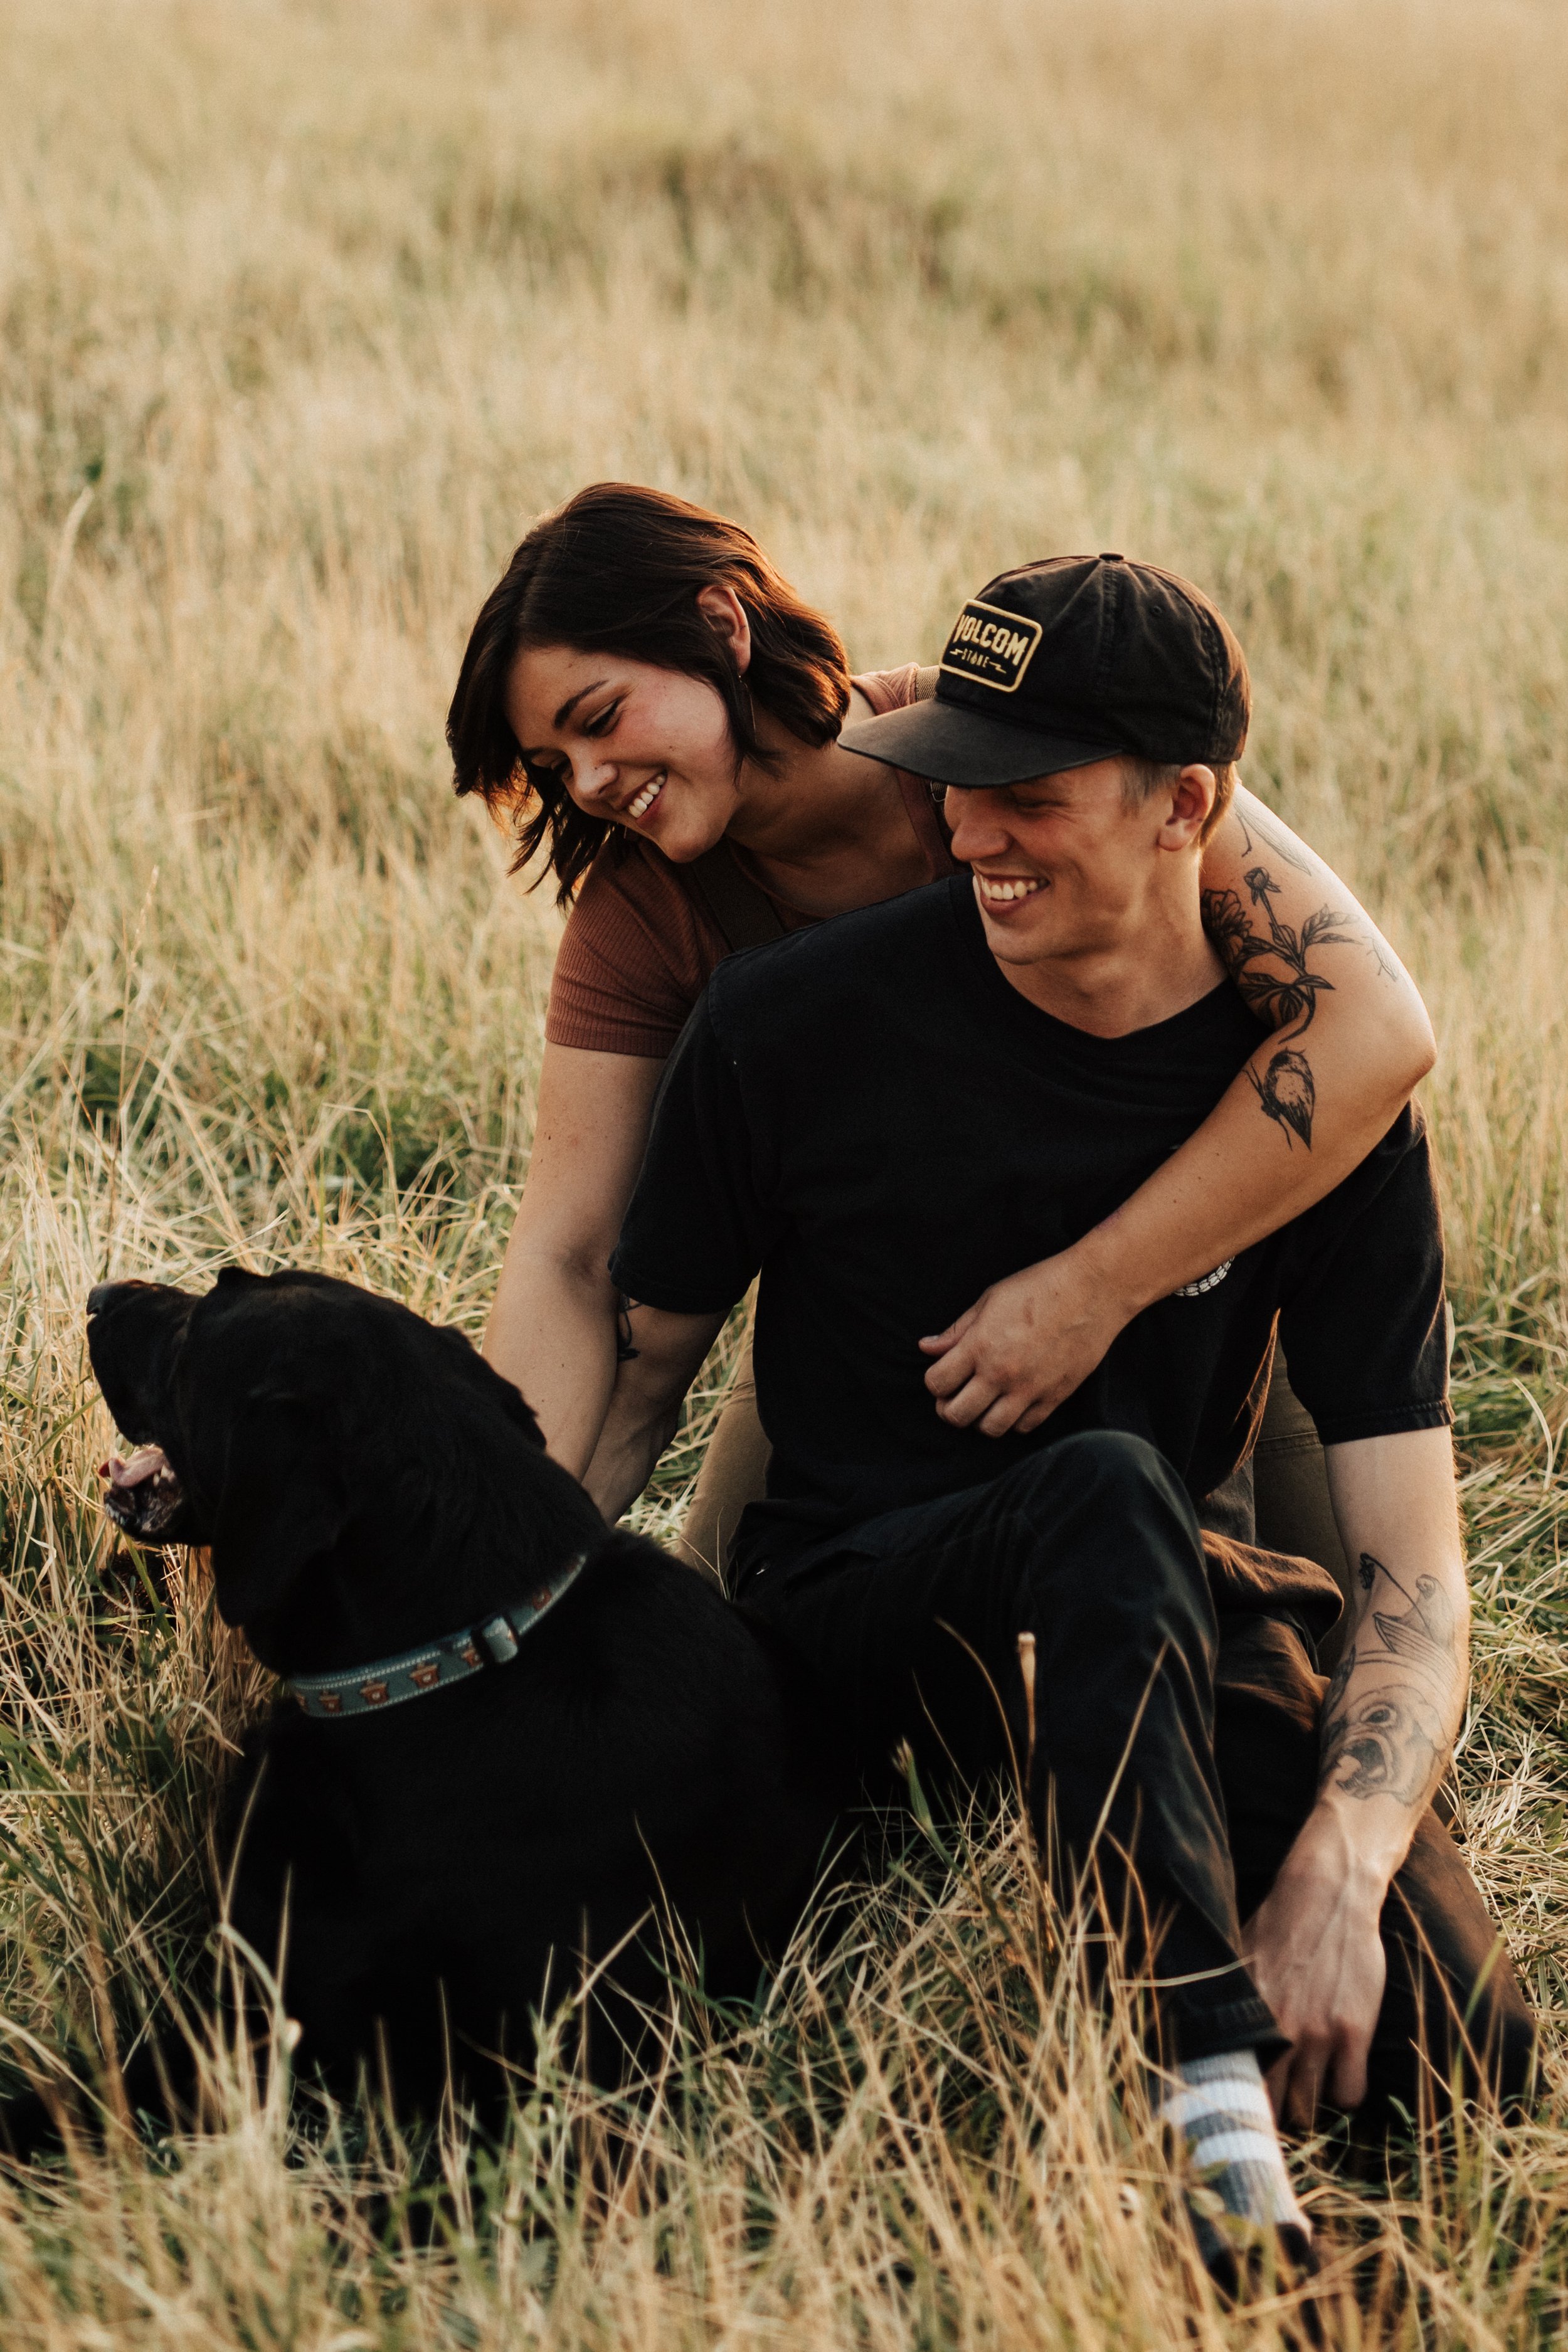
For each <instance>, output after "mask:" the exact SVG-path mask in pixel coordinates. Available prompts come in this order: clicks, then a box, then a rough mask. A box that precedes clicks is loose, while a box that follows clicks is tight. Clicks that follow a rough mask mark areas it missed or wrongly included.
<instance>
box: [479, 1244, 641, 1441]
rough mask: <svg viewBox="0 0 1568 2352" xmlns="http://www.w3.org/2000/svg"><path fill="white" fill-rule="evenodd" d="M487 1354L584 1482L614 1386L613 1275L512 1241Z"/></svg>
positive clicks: (493, 1310)
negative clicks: (532, 1411) (522, 1398)
mask: <svg viewBox="0 0 1568 2352" xmlns="http://www.w3.org/2000/svg"><path fill="white" fill-rule="evenodd" d="M484 1354H485V1359H486V1360H487V1362H489V1363H490V1364H492V1365H493V1366H494V1367H495V1369H496V1370H497V1371H498V1372H500V1374H501V1375H502V1376H503V1377H504V1378H505V1379H507V1380H509V1381H511V1383H512V1385H513V1386H514V1387H515V1388H518V1389H521V1391H522V1394H523V1396H524V1398H525V1399H526V1400H527V1402H529V1403H530V1404H531V1406H532V1407H533V1410H534V1412H536V1413H537V1414H538V1416H539V1425H540V1427H541V1429H542V1431H543V1433H544V1442H545V1444H546V1445H547V1446H548V1447H549V1449H550V1452H551V1453H552V1454H553V1456H554V1458H555V1460H556V1461H557V1462H559V1463H560V1464H561V1465H562V1466H563V1468H564V1469H567V1470H570V1471H571V1473H572V1475H573V1476H574V1478H580V1477H581V1476H582V1475H583V1474H584V1471H585V1470H586V1468H587V1466H588V1464H589V1462H590V1461H591V1460H592V1458H593V1453H594V1448H595V1445H596V1444H597V1443H598V1439H599V1432H600V1430H601V1429H602V1428H603V1427H604V1423H605V1413H606V1412H608V1410H609V1404H610V1398H611V1395H612V1393H613V1391H614V1390H615V1385H616V1299H615V1293H614V1291H613V1290H612V1289H611V1287H610V1280H609V1276H608V1275H607V1274H605V1272H604V1270H603V1268H600V1269H598V1270H597V1271H596V1272H595V1271H594V1270H593V1269H591V1268H588V1267H586V1266H584V1265H574V1264H573V1263H572V1262H571V1261H563V1260H562V1259H560V1258H558V1257H554V1256H552V1255H550V1254H549V1253H548V1252H544V1251H539V1250H535V1249H531V1248H528V1247H526V1246H522V1245H521V1244H520V1242H519V1237H518V1236H517V1235H516V1234H514V1235H513V1237H512V1245H511V1246H510V1248H509V1249H508V1251H507V1255H506V1261H505V1264H504V1265H503V1266H502V1268H501V1276H500V1284H499V1286H498V1287H497V1290H496V1297H495V1304H494V1306H493V1307H491V1309H490V1319H489V1325H488V1327H487V1328H486V1331H485V1340H484Z"/></svg>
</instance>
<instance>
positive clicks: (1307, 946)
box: [1203, 817, 1394, 1151]
mask: <svg viewBox="0 0 1568 2352" xmlns="http://www.w3.org/2000/svg"><path fill="white" fill-rule="evenodd" d="M1238 822H1239V823H1240V824H1241V833H1242V840H1243V843H1244V845H1245V853H1246V855H1247V856H1248V857H1258V863H1257V864H1256V865H1252V866H1248V867H1247V870H1246V873H1245V875H1244V877H1243V880H1244V883H1245V885H1246V889H1247V899H1248V901H1249V904H1248V905H1246V906H1244V905H1243V904H1242V900H1241V898H1240V895H1239V893H1238V892H1237V891H1235V890H1205V892H1204V894H1203V917H1204V927H1205V929H1206V930H1207V932H1208V934H1209V937H1210V938H1211V939H1212V940H1213V941H1214V943H1215V949H1216V950H1217V952H1218V954H1219V956H1220V958H1221V960H1222V961H1223V962H1224V963H1225V965H1226V969H1227V971H1229V973H1230V976H1231V979H1232V981H1233V982H1235V984H1236V986H1237V988H1238V989H1239V990H1240V992H1241V993H1242V995H1243V996H1244V997H1245V998H1246V1000H1247V1003H1248V1004H1250V1005H1251V1006H1252V1008H1253V1010H1254V1012H1256V1013H1258V1016H1259V1018H1260V1019H1263V1020H1266V1021H1268V1023H1269V1024H1270V1026H1271V1027H1273V1028H1274V1029H1275V1030H1276V1031H1277V1032H1278V1033H1279V1034H1278V1037H1277V1044H1276V1050H1275V1051H1274V1053H1273V1054H1272V1055H1270V1056H1269V1059H1268V1066H1267V1067H1266V1068H1265V1070H1264V1072H1263V1075H1262V1076H1261V1077H1259V1076H1258V1073H1257V1071H1256V1070H1254V1069H1253V1068H1252V1066H1251V1065H1250V1064H1248V1066H1247V1076H1248V1078H1249V1079H1250V1080H1251V1082H1252V1085H1253V1087H1254V1089H1255V1091H1256V1093H1257V1096H1258V1103H1259V1105H1260V1107H1261V1108H1262V1111H1263V1115H1264V1117H1265V1118H1271V1119H1273V1121H1274V1122H1275V1124H1276V1126H1277V1127H1278V1128H1279V1130H1280V1132H1281V1133H1282V1135H1283V1136H1284V1138H1285V1140H1286V1142H1287V1144H1289V1142H1290V1139H1291V1137H1292V1136H1299V1137H1300V1139H1301V1141H1302V1143H1303V1144H1305V1146H1306V1148H1307V1150H1309V1151H1310V1150H1311V1148H1312V1115H1313V1112H1314V1111H1315V1109H1316V1108H1317V1088H1316V1087H1315V1086H1314V1084H1313V1081H1312V1066H1311V1064H1310V1062H1309V1061H1308V1059H1307V1056H1306V1055H1305V1054H1304V1053H1303V1052H1302V1051H1301V1049H1300V1044H1299V1043H1298V1042H1297V1041H1298V1040H1299V1039H1300V1038H1301V1037H1302V1036H1304V1035H1305V1034H1306V1032H1307V1031H1308V1030H1309V1029H1310V1027H1311V1025H1312V1020H1313V1016H1314V1014H1315V1013H1316V1012H1317V1010H1318V999H1319V997H1320V996H1321V995H1322V994H1323V993H1324V992H1327V993H1328V994H1330V995H1332V993H1333V987H1334V983H1333V982H1332V981H1331V980H1330V979H1329V977H1328V976H1327V974H1326V973H1324V972H1321V971H1313V969H1312V956H1313V952H1314V950H1317V949H1319V948H1326V947H1353V946H1355V945H1356V944H1357V940H1356V937H1355V934H1354V933H1353V932H1352V931H1349V930H1346V929H1343V928H1342V927H1343V926H1344V925H1345V924H1346V923H1348V922H1349V921H1350V920H1351V918H1350V917H1349V916H1348V915H1341V914H1336V913H1335V912H1334V911H1333V909H1332V908H1329V907H1320V908H1318V910H1317V912H1316V914H1313V915H1309V916H1308V918H1307V919H1306V921H1305V922H1304V923H1303V924H1302V925H1301V928H1300V930H1297V929H1294V928H1293V926H1292V925H1290V924H1289V923H1282V922H1281V921H1280V919H1279V916H1278V915H1277V914H1276V913H1275V911H1274V905H1273V901H1274V900H1275V899H1276V898H1278V897H1279V883H1278V882H1276V880H1275V879H1274V877H1273V875H1272V874H1271V873H1270V872H1269V870H1268V866H1265V865H1264V864H1263V862H1262V859H1261V856H1258V848H1257V846H1256V845H1254V842H1253V838H1252V836H1253V834H1254V832H1256V833H1257V835H1258V842H1259V843H1260V844H1262V845H1263V846H1264V847H1265V848H1267V849H1268V850H1270V851H1271V852H1272V853H1273V855H1274V856H1277V857H1279V858H1280V859H1282V860H1283V861H1284V863H1285V864H1286V865H1287V866H1294V867H1295V868H1296V869H1297V871H1298V872H1299V873H1302V874H1308V873H1310V871H1311V868H1310V866H1308V865H1307V864H1306V863H1305V861H1304V860H1303V859H1302V858H1300V857H1299V856H1297V855H1296V853H1295V851H1294V850H1293V849H1292V848H1291V846H1290V845H1289V842H1287V841H1285V840H1284V839H1282V838H1281V837H1280V836H1279V835H1276V834H1274V833H1273V831H1272V829H1271V828H1270V829H1267V830H1266V829H1265V827H1264V826H1263V825H1261V824H1258V823H1257V821H1256V819H1254V820H1252V821H1251V823H1250V824H1249V822H1248V820H1247V818H1245V817H1242V818H1239V819H1238ZM1378 964H1379V966H1380V968H1381V969H1382V970H1383V971H1384V972H1385V973H1387V974H1388V977H1389V978H1391V979H1392V978H1393V976H1394V975H1393V973H1392V972H1391V971H1389V967H1388V964H1387V962H1386V961H1385V959H1384V957H1383V955H1382V954H1381V953H1379V955H1378ZM1292 1148H1293V1147H1292Z"/></svg>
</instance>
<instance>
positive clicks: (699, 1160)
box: [610, 991, 772, 1315]
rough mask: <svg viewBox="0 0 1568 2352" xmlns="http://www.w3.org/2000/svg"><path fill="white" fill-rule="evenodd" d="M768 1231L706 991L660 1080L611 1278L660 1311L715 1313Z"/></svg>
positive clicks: (753, 1268)
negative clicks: (639, 1170)
mask: <svg viewBox="0 0 1568 2352" xmlns="http://www.w3.org/2000/svg"><path fill="white" fill-rule="evenodd" d="M771 1228H772V1220H771V1218H770V1215H769V1213H768V1211H767V1209H766V1208H765V1206H764V1203H763V1199H762V1197H761V1190H760V1187H759V1184H758V1181H757V1175H756V1153H755V1149H754V1141H753V1138H752V1133H751V1130H750V1128H749V1125H748V1122H747V1118H746V1113H745V1107H744V1104H743V1102H742V1092H741V1086H740V1081H739V1077H738V1075H737V1072H736V1069H735V1066H734V1059H733V1056H732V1055H731V1053H730V1052H729V1050H728V1048H727V1047H726V1046H725V1045H723V1043H722V1042H721V1038H720V1036H719V1034H718V1032H717V1030H716V1027H715V1024H714V1018H713V1005H712V992H711V991H710V992H708V994H707V995H705V996H704V997H703V999H702V1001H701V1002H700V1004H699V1005H698V1007H697V1009H696V1011H695V1012H694V1013H693V1014H692V1016H691V1018H690V1020H689V1022H688V1024H687V1025H686V1028H685V1029H684V1031H683V1032H682V1034H681V1036H680V1041H679V1044H678V1045H677V1046H676V1048H675V1051H674V1053H673V1054H672V1055H670V1057H669V1061H668V1065H667V1066H666V1069H665V1073H664V1076H663V1078H662V1079H661V1081H660V1083H659V1089H658V1096H657V1097H656V1099H655V1103H654V1111H653V1124H652V1128H651V1129H650V1131H649V1135H648V1142H647V1154H646V1155H645V1157H644V1160H643V1164H642V1172H641V1174H640V1175H639V1176H638V1178H637V1189H636V1190H635V1192H633V1194H632V1198H631V1202H630V1204H629V1206H628V1207H627V1210H626V1217H625V1220H624V1222H623V1223H622V1226H621V1233H620V1239H619V1241H618V1242H617V1243H616V1248H615V1252H614V1255H612V1257H611V1259H610V1279H611V1281H612V1282H614V1283H615V1284H616V1287H617V1288H618V1289H621V1290H623V1291H625V1293H626V1297H628V1298H635V1299H637V1300H640V1301H641V1302H643V1303H644V1304H646V1305H647V1306H649V1307H661V1308H662V1309H663V1310H664V1311H665V1312H666V1313H667V1314H670V1315H712V1314H722V1313H724V1312H725V1311H726V1310H727V1309H728V1308H730V1307H733V1305H734V1304H735V1301H736V1300H737V1299H738V1298H742V1297H744V1296H745V1293H746V1291H747V1290H748V1288H749V1287H750V1286H751V1283H752V1279H753V1277H754V1276H755V1275H756V1273H757V1271H758V1268H759V1267H760V1266H761V1265H762V1262H763V1254H764V1252H765V1250H766V1248H767V1245H768V1243H769V1240H770V1238H771Z"/></svg>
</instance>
